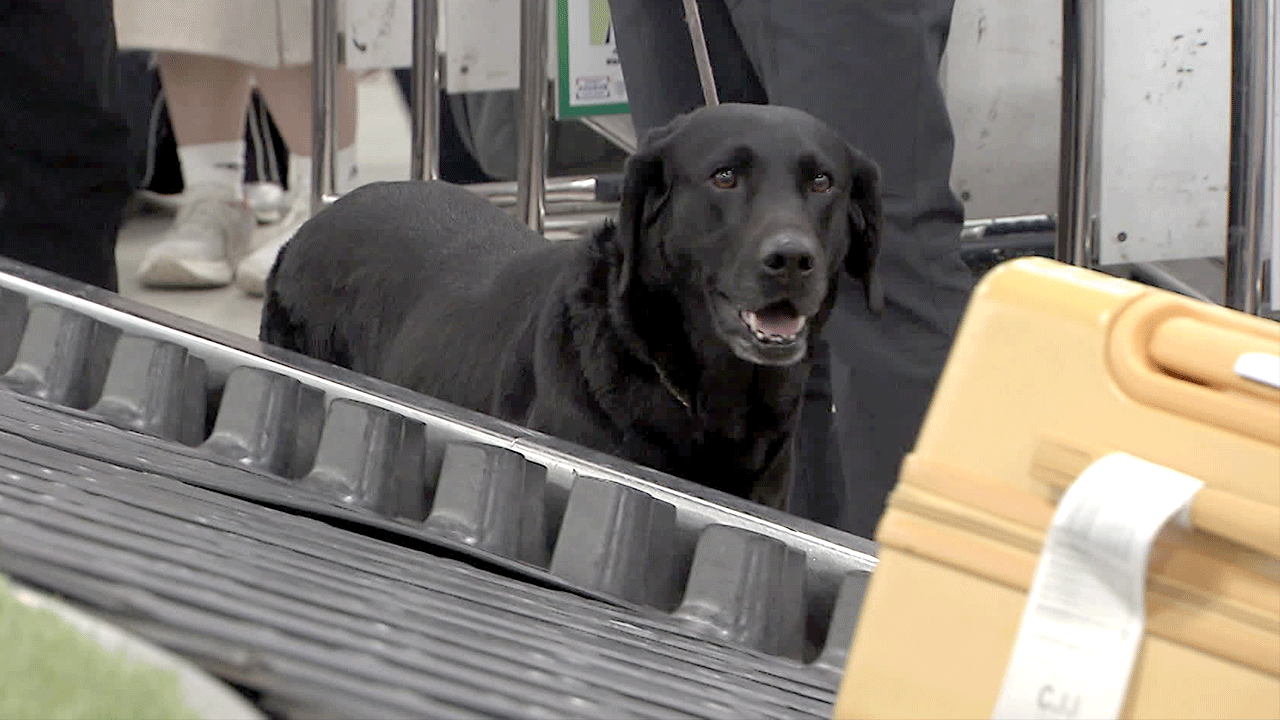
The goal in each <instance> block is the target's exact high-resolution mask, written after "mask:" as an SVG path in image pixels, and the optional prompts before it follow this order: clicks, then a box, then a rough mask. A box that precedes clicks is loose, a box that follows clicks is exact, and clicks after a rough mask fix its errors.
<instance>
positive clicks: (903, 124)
mask: <svg viewBox="0 0 1280 720" xmlns="http://www.w3.org/2000/svg"><path fill="white" fill-rule="evenodd" d="M953 2H954V0H865V1H864V2H848V1H847V0H739V2H737V3H735V5H734V9H733V18H734V25H735V27H736V28H737V31H738V35H739V37H740V38H741V40H742V42H743V45H744V47H745V48H746V50H747V53H748V54H749V55H750V57H751V58H752V61H753V64H754V65H755V68H756V72H757V74H758V75H759V77H760V79H761V81H762V82H763V84H764V87H765V90H766V92H767V93H768V96H769V101H770V102H771V103H774V104H778V105H788V106H791V107H796V108H800V109H802V110H806V111H808V112H809V113H811V114H813V115H815V116H816V117H818V118H820V119H822V120H824V121H826V122H827V123H828V124H830V125H831V126H832V127H834V128H835V129H836V130H837V131H838V132H840V133H841V134H842V135H843V136H844V137H845V138H846V139H847V140H848V141H849V142H851V143H852V144H853V145H854V146H856V147H858V148H859V149H861V150H863V151H864V152H866V153H867V154H869V155H870V156H871V157H872V158H874V159H875V160H876V161H877V162H878V163H879V164H880V167H881V170H882V177H883V187H882V190H883V196H884V211H885V226H884V232H885V236H884V238H883V252H882V257H881V260H880V265H879V272H880V275H881V278H882V279H883V282H884V288H885V292H886V296H887V301H888V306H887V308H886V309H885V311H884V314H883V315H882V316H879V317H875V316H872V315H871V314H870V313H869V312H868V310H867V309H866V306H865V304H864V303H863V301H862V300H861V299H860V290H859V289H858V288H857V287H855V286H854V284H853V283H848V282H846V283H842V290H841V294H840V299H839V302H838V304H837V308H836V311H835V312H834V313H833V314H832V317H831V321H830V322H829V323H828V325H827V326H826V328H825V332H824V335H825V337H826V341H827V343H828V344H829V345H830V346H831V350H832V355H833V357H832V390H833V393H834V396H835V398H836V403H835V405H836V415H835V421H836V431H837V435H836V439H837V442H838V444H839V447H840V455H841V456H842V458H843V462H842V465H843V474H844V477H845V478H847V479H848V481H847V483H846V487H845V488H844V490H845V491H844V493H843V495H844V497H843V502H842V503H841V504H840V506H839V507H833V508H830V512H829V513H828V514H827V516H825V517H821V518H819V519H820V520H822V521H823V522H827V523H829V524H832V525H835V526H837V527H840V528H842V529H845V530H848V531H851V532H854V533H857V534H859V535H864V536H870V535H871V534H872V533H873V532H874V530H875V526H876V523H877V522H878V521H879V517H880V515H881V514H882V512H883V509H884V503H885V499H886V496H887V494H888V492H889V490H890V489H891V488H892V487H893V485H894V483H895V482H896V480H897V473H898V467H899V465H900V463H901V461H902V457H903V455H904V454H905V453H906V452H907V451H908V450H909V449H910V448H911V446H912V445H913V444H914V442H915V436H916V433H917V431H918V429H919V425H920V422H921V421H922V419H923V417H924V413H925V410H926V409H927V408H928V404H929V400H930V397H931V396H932V393H933V386H934V384H935V382H936V381H937V378H938V375H939V373H940V372H941V370H942V366H943V363H944V362H945V361H946V356H947V352H948V350H949V348H950V344H951V339H952V336H953V334H954V332H955V329H956V326H957V324H958V322H959V318H960V315H961V313H962V312H963V309H964V306H965V303H966V302H967V300H968V294H969V291H970V289H971V286H972V282H973V280H972V275H971V273H970V272H969V271H968V269H967V268H966V267H965V266H964V264H963V263H962V262H961V260H960V257H959V248H960V237H959V235H960V229H961V226H962V223H963V220H964V211H963V207H962V205H961V204H960V202H959V201H958V200H957V198H956V197H955V196H954V194H953V193H952V191H951V188H950V174H951V159H952V152H953V146H954V140H953V136H952V131H951V124H950V119H949V118H948V116H947V108H946V103H945V100H944V97H943V93H942V88H941V85H940V83H939V79H938V64H939V62H940V59H941V55H942V51H943V48H944V46H945V43H946V38H947V33H948V31H949V28H950V21H951V9H952V5H953Z"/></svg>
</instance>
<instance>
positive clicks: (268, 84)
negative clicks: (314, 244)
mask: <svg viewBox="0 0 1280 720" xmlns="http://www.w3.org/2000/svg"><path fill="white" fill-rule="evenodd" d="M253 74H254V77H255V78H256V79H257V83H258V90H259V91H260V92H261V93H262V97H263V99H264V100H266V102H267V107H268V108H269V109H270V110H271V116H272V118H273V119H274V120H275V122H276V126H277V127H278V128H279V129H280V136H281V137H282V138H284V143H285V145H286V146H287V147H288V150H289V179H288V187H289V194H290V195H291V196H292V197H293V203H292V205H293V206H292V208H291V209H290V211H289V213H288V214H287V215H286V216H285V218H284V219H283V220H282V221H281V223H280V226H279V227H278V228H275V229H274V230H273V231H272V233H271V235H270V236H269V237H268V238H266V239H265V240H264V241H263V242H262V243H260V244H258V246H257V247H255V248H253V251H252V252H250V253H248V254H247V255H246V256H245V258H244V259H243V260H242V261H241V262H240V263H239V264H238V265H237V266H236V273H235V282H236V286H237V287H239V288H240V289H241V290H243V291H245V292H246V293H248V294H249V295H253V296H255V297H256V296H259V295H261V294H262V292H263V289H264V288H265V286H266V282H267V275H268V274H269V273H270V272H271V266H272V265H274V264H275V259H276V255H277V254H278V253H279V252H280V248H281V247H283V246H284V244H285V243H286V242H288V241H289V238H291V237H293V233H294V232H295V231H296V230H297V229H298V227H299V226H301V225H302V223H303V222H306V220H307V218H308V217H310V188H311V66H310V65H291V66H288V67H281V68H263V67H256V68H254V69H253ZM336 91H337V102H336V103H335V106H336V109H337V117H335V118H334V128H335V131H336V132H337V145H338V151H337V153H336V157H335V158H334V159H335V164H336V168H335V177H336V179H337V187H336V188H335V189H336V190H337V191H338V192H346V191H348V190H350V189H351V188H353V187H355V185H356V183H357V180H356V144H355V143H356V115H357V112H356V111H357V105H356V74H355V72H354V71H352V70H350V69H348V68H345V67H339V68H338V72H337V83H336Z"/></svg>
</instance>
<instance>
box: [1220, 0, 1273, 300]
mask: <svg viewBox="0 0 1280 720" xmlns="http://www.w3.org/2000/svg"><path fill="white" fill-rule="evenodd" d="M1231 13H1232V19H1231V20H1232V22H1231V26H1232V35H1233V37H1232V51H1231V64H1232V68H1231V84H1232V88H1231V90H1232V92H1231V174H1230V183H1231V184H1230V190H1229V199H1228V217H1227V258H1226V260H1227V262H1226V265H1227V275H1226V296H1225V297H1226V305H1227V306H1228V307H1231V308H1235V309H1236V310H1240V311H1242V312H1247V313H1250V314H1252V315H1257V314H1259V313H1261V311H1262V279H1263V275H1262V251H1263V250H1262V249H1263V247H1264V243H1265V242H1266V239H1267V233H1268V232H1272V233H1275V232H1280V228H1274V227H1273V228H1268V225H1269V220H1268V219H1269V218H1271V217H1274V212H1275V210H1274V208H1275V205H1276V203H1277V202H1280V200H1277V198H1276V194H1277V193H1278V192H1280V186H1278V185H1277V181H1276V173H1277V172H1278V171H1280V168H1274V167H1270V163H1271V147H1272V146H1273V144H1274V143H1276V142H1277V141H1278V140H1277V137H1276V133H1277V130H1276V117H1275V114H1274V112H1273V110H1272V98H1271V94H1272V93H1274V92H1275V84H1276V73H1277V68H1276V56H1275V52H1274V43H1275V42H1276V32H1277V30H1278V28H1277V20H1276V0H1234V1H1233V2H1232V3H1231ZM1278 261H1280V258H1272V259H1271V262H1278Z"/></svg>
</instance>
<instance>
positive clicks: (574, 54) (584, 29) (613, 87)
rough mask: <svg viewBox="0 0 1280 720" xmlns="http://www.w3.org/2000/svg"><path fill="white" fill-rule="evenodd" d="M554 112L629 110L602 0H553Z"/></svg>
mask: <svg viewBox="0 0 1280 720" xmlns="http://www.w3.org/2000/svg"><path fill="white" fill-rule="evenodd" d="M556 59H557V65H558V67H557V69H556V74H555V77H556V98H557V102H556V115H557V116H558V117H561V118H579V117H585V116H589V115H619V114H626V113H630V112H631V110H630V107H629V106H628V105H627V88H626V85H625V84H624V83H623V81H622V63H620V62H619V61H618V49H617V47H616V45H615V44H614V38H613V18H612V16H611V14H610V12H609V2H608V0H556Z"/></svg>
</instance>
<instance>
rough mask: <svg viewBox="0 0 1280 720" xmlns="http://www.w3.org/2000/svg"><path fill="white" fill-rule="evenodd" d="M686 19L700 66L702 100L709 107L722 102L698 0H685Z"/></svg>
mask: <svg viewBox="0 0 1280 720" xmlns="http://www.w3.org/2000/svg"><path fill="white" fill-rule="evenodd" d="M684 20H685V22H686V23H687V24H688V25H689V41H690V42H691V43H693V61H694V63H695V64H696V65H697V66H698V79H699V80H701V81H702V100H703V102H705V103H706V104H707V107H710V106H712V105H719V104H720V93H719V92H718V91H717V90H716V78H715V75H714V74H712V72H711V55H710V53H708V52H707V36H706V35H704V34H703V33H702V13H701V12H699V11H698V0H684Z"/></svg>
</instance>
